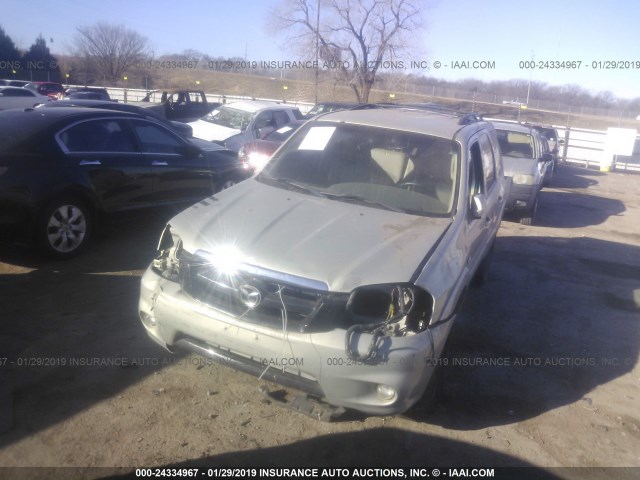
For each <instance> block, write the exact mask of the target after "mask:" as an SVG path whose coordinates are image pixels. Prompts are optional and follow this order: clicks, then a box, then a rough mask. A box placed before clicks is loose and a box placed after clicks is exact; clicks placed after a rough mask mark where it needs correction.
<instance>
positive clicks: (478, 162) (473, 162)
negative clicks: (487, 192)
mask: <svg viewBox="0 0 640 480" xmlns="http://www.w3.org/2000/svg"><path fill="white" fill-rule="evenodd" d="M469 153H470V161H469V201H471V199H472V198H473V196H474V195H477V194H479V193H484V180H483V177H484V174H483V172H482V151H481V149H480V144H479V143H478V142H473V144H472V145H471V148H470V149H469Z"/></svg>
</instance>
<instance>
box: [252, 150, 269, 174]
mask: <svg viewBox="0 0 640 480" xmlns="http://www.w3.org/2000/svg"><path fill="white" fill-rule="evenodd" d="M270 158H271V156H270V155H267V154H265V153H260V152H251V153H250V154H249V155H248V161H249V165H251V166H252V167H253V168H254V170H255V171H256V173H258V172H260V170H262V169H263V168H264V166H265V165H266V164H267V162H268V161H269V159H270Z"/></svg>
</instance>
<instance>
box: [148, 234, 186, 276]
mask: <svg viewBox="0 0 640 480" xmlns="http://www.w3.org/2000/svg"><path fill="white" fill-rule="evenodd" d="M181 251H182V240H181V239H180V236H179V235H178V234H177V233H176V232H175V230H173V229H172V228H171V225H168V224H167V226H166V227H164V230H163V231H162V234H161V235H160V241H159V242H158V248H157V252H156V257H155V258H154V259H153V263H152V268H153V270H154V271H155V272H156V273H157V274H158V275H161V276H162V277H164V278H166V279H167V280H171V281H173V282H177V281H178V273H179V261H178V257H179V255H180V252H181Z"/></svg>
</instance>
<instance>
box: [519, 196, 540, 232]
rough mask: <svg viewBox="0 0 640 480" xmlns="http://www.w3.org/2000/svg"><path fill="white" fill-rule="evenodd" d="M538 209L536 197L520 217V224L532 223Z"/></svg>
mask: <svg viewBox="0 0 640 480" xmlns="http://www.w3.org/2000/svg"><path fill="white" fill-rule="evenodd" d="M537 211H538V197H536V199H535V201H534V202H533V208H532V209H531V210H529V211H528V212H527V213H525V214H524V215H523V216H521V217H520V223H521V224H522V225H533V222H534V221H535V219H536V212H537Z"/></svg>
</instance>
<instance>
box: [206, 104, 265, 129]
mask: <svg viewBox="0 0 640 480" xmlns="http://www.w3.org/2000/svg"><path fill="white" fill-rule="evenodd" d="M254 116H255V112H247V111H245V110H238V109H237V108H232V107H225V106H223V107H220V108H218V109H217V110H214V111H213V112H211V113H209V114H207V115H205V116H204V117H202V120H204V121H205V122H209V123H215V124H216V125H221V126H223V127H227V128H233V129H236V130H244V129H246V128H247V126H249V123H250V122H251V120H252V119H253V117H254Z"/></svg>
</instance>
